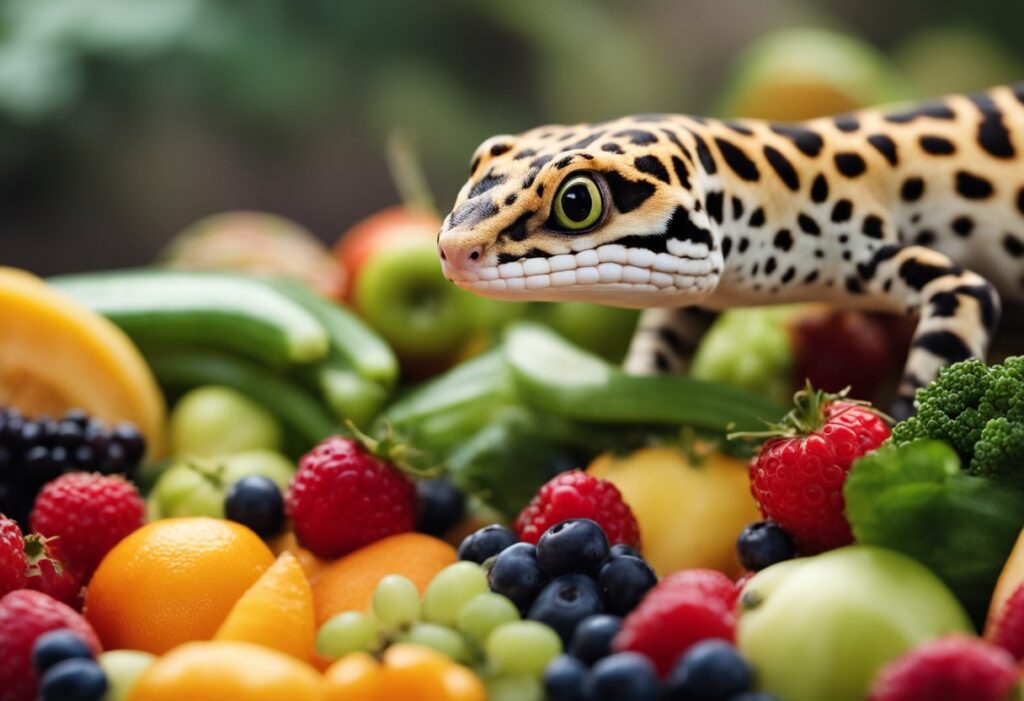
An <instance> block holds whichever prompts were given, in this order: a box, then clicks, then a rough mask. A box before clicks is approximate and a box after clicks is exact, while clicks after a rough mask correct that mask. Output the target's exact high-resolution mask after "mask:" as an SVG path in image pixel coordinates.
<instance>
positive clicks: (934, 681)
mask: <svg viewBox="0 0 1024 701" xmlns="http://www.w3.org/2000/svg"><path fill="white" fill-rule="evenodd" d="M1019 678H1020V670H1019V669H1018V668H1017V662H1016V660H1014V659H1013V655H1011V654H1010V653H1008V652H1007V651H1006V650H1003V649H1002V648H1000V647H996V646H995V645H992V644H991V643H987V642H985V641H984V640H982V639H981V638H974V637H971V636H968V635H963V634H953V635H948V636H946V637H944V638H939V639H938V640H932V641H930V642H927V643H925V644H924V645H921V646H919V647H916V648H914V649H913V650H911V651H910V652H908V653H907V654H905V655H904V656H903V657H900V658H899V659H897V660H894V661H893V662H890V663H889V664H887V665H886V666H885V667H883V668H882V671H881V673H879V675H878V676H877V677H875V681H874V683H873V684H872V685H871V695H870V696H869V697H868V701H1005V699H1006V698H1007V696H1008V694H1009V693H1010V690H1011V689H1012V688H1013V686H1014V685H1015V684H1016V683H1017V680H1018V679H1019Z"/></svg>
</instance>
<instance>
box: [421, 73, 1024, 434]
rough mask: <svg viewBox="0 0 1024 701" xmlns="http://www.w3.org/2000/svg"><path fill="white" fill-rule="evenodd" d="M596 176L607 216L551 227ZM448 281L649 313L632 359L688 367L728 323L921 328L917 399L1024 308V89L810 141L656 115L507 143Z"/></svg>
mask: <svg viewBox="0 0 1024 701" xmlns="http://www.w3.org/2000/svg"><path fill="white" fill-rule="evenodd" d="M580 174H588V175H589V176H590V177H592V178H593V180H594V181H595V182H596V183H597V185H598V187H599V189H600V191H601V193H602V195H603V197H602V199H603V202H604V208H603V212H602V215H601V217H600V218H599V219H598V221H597V222H596V223H595V224H594V225H593V226H591V227H589V228H588V229H586V230H584V231H581V232H573V231H567V230H564V229H563V228H561V227H560V226H559V225H558V223H557V222H556V221H555V220H554V219H553V215H552V203H553V200H554V198H555V197H556V196H558V195H559V189H560V187H561V186H562V184H563V183H566V182H567V180H568V179H569V178H571V177H573V176H578V175H580ZM438 247H439V253H440V256H441V258H442V266H443V269H444V271H445V274H446V275H447V276H448V278H449V279H451V280H452V281H453V282H455V283H456V284H458V285H460V286H461V287H464V288H466V289H469V290H472V291H474V292H477V293H480V294H483V295H487V296H491V297H496V298H500V299H512V300H546V301H562V300H574V301H585V302H596V303H602V304H610V305H616V306H623V307H633V308H644V309H647V310H648V311H646V312H645V313H644V315H643V318H642V320H641V323H640V326H639V329H638V332H637V335H636V337H635V338H634V342H633V345H632V348H631V349H630V353H629V356H628V358H627V361H626V365H627V368H628V369H629V370H631V371H634V372H673V371H682V370H684V369H685V366H686V360H687V358H688V356H689V355H690V354H691V353H692V350H693V347H694V346H695V345H696V343H697V340H698V338H699V334H700V333H701V332H702V331H703V329H705V328H706V327H707V326H708V324H709V323H710V319H712V318H713V313H714V312H716V311H720V310H723V309H727V308H730V307H736V306H749V305H759V304H777V303H786V302H806V301H824V302H828V303H831V304H832V305H834V306H837V307H844V308H853V309H862V310H876V311H886V312H891V313H895V314H908V315H917V316H918V317H919V321H918V326H917V329H916V331H915V335H914V339H913V343H912V347H911V351H910V354H909V357H908V359H907V364H906V368H905V372H904V375H903V380H902V383H901V385H900V399H899V402H898V405H897V406H896V407H895V408H894V411H896V413H898V414H900V415H906V414H907V413H909V412H910V411H911V410H912V409H911V407H912V405H911V402H910V398H911V397H912V395H913V392H914V390H915V389H916V388H917V387H919V386H921V385H922V384H925V383H927V382H929V381H930V380H931V379H933V378H934V377H935V375H936V373H937V372H938V370H939V369H940V368H941V367H942V366H944V365H947V364H949V363H951V362H955V361H957V360H961V359H963V358H968V357H984V356H985V354H986V352H987V350H988V346H989V342H990V339H991V335H992V333H993V331H994V328H995V326H996V324H997V322H998V319H999V311H1000V295H1001V296H1002V298H1003V299H1006V300H1012V301H1016V302H1022V301H1024V84H1019V85H1016V86H1003V87H997V88H993V89H992V90H989V91H987V92H984V93H980V94H976V95H953V96H949V97H946V98H942V99H938V100H934V101H930V102H926V103H922V104H919V105H916V106H911V107H910V108H903V109H899V108H898V109H894V110H893V109H890V110H866V111H862V112H857V113H854V114H849V115H843V116H840V117H835V118H821V119H815V120H810V121H807V122H803V123H799V124H773V123H769V122H763V121H757V120H740V121H719V120H712V119H704V118H698V117H689V116H683V115H639V116H633V117H625V118H623V119H619V120H615V121H611V122H604V123H600V124H580V125H574V126H546V127H540V128H538V129H534V130H531V131H528V132H526V133H524V134H521V135H518V136H496V137H493V138H491V139H488V140H487V141H485V142H484V143H483V144H482V145H481V146H480V148H479V149H478V150H477V152H476V154H475V156H474V158H473V161H472V167H471V175H470V179H469V181H468V182H467V183H466V184H465V186H464V187H463V188H462V190H461V192H460V193H459V195H458V198H457V200H456V202H455V206H454V208H453V210H452V212H451V213H450V214H449V215H448V217H447V218H446V219H445V221H444V225H443V227H442V230H441V233H440V235H439V237H438Z"/></svg>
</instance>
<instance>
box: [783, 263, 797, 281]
mask: <svg viewBox="0 0 1024 701" xmlns="http://www.w3.org/2000/svg"><path fill="white" fill-rule="evenodd" d="M795 277H796V268H795V267H793V266H792V265H791V266H789V267H788V268H787V269H786V272H785V273H783V274H782V278H781V279H780V282H781V283H782V284H783V285H786V284H788V283H790V282H791V281H792V280H793V278H795Z"/></svg>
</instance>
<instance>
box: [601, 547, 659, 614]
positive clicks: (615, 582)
mask: <svg viewBox="0 0 1024 701" xmlns="http://www.w3.org/2000/svg"><path fill="white" fill-rule="evenodd" d="M597 583H598V586H600V587H601V592H602V593H603V594H604V600H605V608H607V609H608V612H609V613H614V614H615V615H616V616H625V615H626V614H628V613H629V612H630V611H632V610H633V609H635V608H636V606H637V604H639V603H640V599H642V598H644V595H645V594H646V593H647V592H649V591H650V590H651V589H652V588H653V587H654V585H655V584H657V583H658V576H657V575H656V574H654V570H652V569H651V566H650V565H648V564H647V563H646V562H644V561H643V560H641V559H640V558H639V557H633V556H632V555H622V556H621V557H616V558H614V559H611V560H609V561H608V562H607V563H605V565H604V566H603V567H602V568H601V572H600V573H599V574H598V575H597Z"/></svg>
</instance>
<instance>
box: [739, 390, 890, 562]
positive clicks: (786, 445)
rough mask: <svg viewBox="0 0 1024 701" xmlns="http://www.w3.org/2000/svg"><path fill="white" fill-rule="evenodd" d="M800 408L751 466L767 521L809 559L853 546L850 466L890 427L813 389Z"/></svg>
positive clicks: (858, 407) (804, 392)
mask: <svg viewBox="0 0 1024 701" xmlns="http://www.w3.org/2000/svg"><path fill="white" fill-rule="evenodd" d="M796 402H797V408H796V409H795V410H794V411H793V412H791V413H790V415H789V416H787V418H786V423H785V424H784V425H783V426H782V427H780V428H781V429H782V430H783V432H784V435H783V436H782V437H779V438H772V439H771V440H769V441H768V442H766V443H765V444H764V445H763V446H761V451H760V452H759V453H758V455H757V456H756V457H755V458H754V459H753V461H752V462H751V463H750V486H751V491H752V492H753V495H754V498H755V499H756V500H757V503H758V506H760V508H761V513H762V514H763V515H764V517H765V518H768V519H771V520H772V521H775V522H776V523H778V524H779V525H780V526H782V527H783V528H784V529H785V530H786V531H787V532H788V533H789V534H790V535H791V536H793V540H794V541H795V542H796V545H797V548H798V549H799V550H800V551H801V552H802V553H803V554H804V555H813V554H816V553H819V552H822V551H824V550H830V549H832V548H837V547H840V546H842V545H848V544H850V543H852V542H853V534H852V533H851V532H850V524H849V523H847V521H846V517H845V516H844V514H843V511H844V509H845V508H846V503H845V502H844V500H843V485H844V484H845V483H846V475H847V474H848V473H849V472H850V465H851V464H852V463H853V461H854V460H856V459H857V458H859V457H860V456H862V455H864V454H865V453H868V452H870V451H872V450H874V449H875V448H877V447H878V446H879V445H881V444H882V442H883V441H885V440H886V439H887V438H888V437H889V434H890V431H889V426H888V425H887V424H886V423H885V421H884V420H883V419H882V418H881V417H880V416H879V415H878V414H876V413H875V412H873V411H872V410H871V409H870V408H869V407H866V406H861V405H859V404H854V403H851V402H847V401H843V400H841V399H837V398H835V397H834V395H827V394H824V393H822V392H817V391H814V390H811V389H810V388H808V389H807V390H802V391H800V392H797V394H796Z"/></svg>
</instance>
